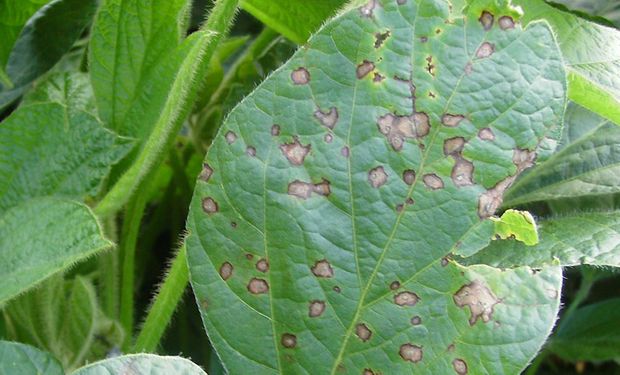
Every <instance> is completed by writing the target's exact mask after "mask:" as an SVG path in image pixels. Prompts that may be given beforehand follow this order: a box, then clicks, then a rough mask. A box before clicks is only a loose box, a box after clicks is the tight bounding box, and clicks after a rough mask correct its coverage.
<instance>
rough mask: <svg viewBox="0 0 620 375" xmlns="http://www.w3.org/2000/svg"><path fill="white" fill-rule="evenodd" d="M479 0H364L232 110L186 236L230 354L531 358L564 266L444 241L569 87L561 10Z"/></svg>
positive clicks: (270, 366)
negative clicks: (475, 258)
mask: <svg viewBox="0 0 620 375" xmlns="http://www.w3.org/2000/svg"><path fill="white" fill-rule="evenodd" d="M491 3H492V4H495V2H485V3H478V4H479V5H480V4H485V5H491ZM480 6H482V5H480ZM482 9H485V8H480V12H475V11H474V12H473V13H471V14H469V15H468V16H467V17H463V16H462V15H461V14H460V13H458V12H457V11H456V9H452V11H451V10H450V7H449V4H448V2H446V1H407V2H396V1H382V2H375V1H370V2H368V3H367V4H365V5H363V6H362V7H360V8H356V9H353V10H351V11H350V12H348V13H346V14H344V15H342V16H339V17H338V18H336V19H335V20H332V21H330V22H328V23H327V24H326V25H325V26H324V28H323V29H322V30H321V31H319V33H318V34H316V35H315V36H313V37H312V38H311V39H310V41H309V42H308V44H307V45H306V46H305V47H304V48H302V49H301V50H299V51H298V52H297V53H296V54H295V55H294V57H293V58H292V59H291V60H290V61H289V62H287V63H286V64H285V65H284V67H282V68H281V69H280V70H278V71H276V72H275V73H274V74H273V75H271V76H270V77H269V78H268V79H267V80H266V81H265V82H264V83H262V84H261V85H260V86H259V88H258V89H257V90H255V91H254V92H253V93H252V94H251V95H250V96H248V97H246V99H244V101H242V102H241V104H240V105H239V106H237V107H236V108H235V109H234V110H233V111H232V112H231V113H230V115H229V116H228V119H227V120H226V122H225V123H224V125H223V127H222V128H221V130H220V132H219V133H218V136H217V137H216V139H215V141H214V143H213V145H212V146H211V148H210V150H209V152H208V155H207V158H206V160H205V164H204V167H203V171H202V173H201V177H200V179H199V180H198V182H197V185H196V190H195V195H194V199H193V201H192V204H191V208H190V210H191V212H190V215H189V218H188V230H189V232H190V235H189V237H188V239H187V249H188V260H189V264H190V272H191V281H192V286H193V288H194V293H195V295H196V298H197V302H198V306H199V308H200V309H201V312H202V314H203V320H204V323H205V328H206V330H207V332H208V334H209V335H210V338H211V340H212V342H213V344H214V346H215V348H216V349H217V351H218V354H219V356H220V358H221V359H222V362H223V364H224V366H225V367H226V368H227V370H228V371H229V372H230V373H253V374H254V373H256V374H272V373H304V372H309V373H310V372H311V373H316V374H323V373H337V372H338V371H343V372H348V373H364V372H365V373H366V374H369V373H385V374H392V373H394V374H398V373H407V372H412V371H413V372H420V373H437V374H444V373H446V374H447V373H454V372H455V371H456V372H457V373H458V372H460V373H465V372H468V373H472V374H474V373H475V374H478V373H518V372H519V371H520V370H522V368H523V367H524V366H525V365H526V364H527V363H528V361H529V359H530V358H531V357H532V356H533V355H534V354H535V353H536V351H537V350H538V349H539V347H540V345H541V344H542V342H543V341H544V339H545V337H546V336H547V335H548V333H549V331H550V329H551V326H552V324H553V321H554V319H555V318H554V317H555V314H556V313H557V308H558V304H559V288H560V284H561V276H560V270H559V269H558V268H555V267H551V268H545V269H543V270H542V272H540V273H536V274H535V275H534V274H532V272H531V270H530V269H528V268H520V269H516V270H508V271H505V272H503V271H500V270H498V269H494V268H490V267H486V266H473V267H462V266H460V265H459V264H457V263H455V262H453V261H450V259H449V258H450V252H451V251H452V250H453V249H454V248H456V247H458V246H457V244H458V242H459V240H460V239H461V238H462V237H463V236H464V235H465V234H466V233H467V232H468V231H469V229H470V228H472V227H473V226H475V225H477V224H478V223H480V222H481V220H483V219H486V218H487V217H489V216H491V215H492V214H493V212H494V211H495V209H496V208H497V207H498V206H499V204H500V202H501V195H502V194H503V190H504V189H505V188H506V187H507V186H508V185H510V183H511V182H512V181H513V180H514V179H515V178H516V175H518V173H520V172H521V171H522V170H523V169H525V168H526V167H527V166H529V165H531V164H532V163H533V157H534V153H535V152H536V150H538V148H537V147H538V145H539V143H540V142H542V140H543V139H544V138H545V137H559V135H560V124H561V121H562V114H563V110H564V104H565V87H566V82H565V73H564V69H563V64H562V59H561V56H560V51H559V49H558V47H557V45H556V44H555V41H554V39H553V36H552V34H551V31H550V30H549V28H548V27H546V26H545V25H544V24H542V23H536V24H531V25H530V26H529V28H527V29H526V30H523V29H522V28H521V26H520V25H519V24H517V23H515V20H514V19H509V18H503V19H502V18H501V17H504V16H506V15H508V14H513V13H512V10H510V9H505V8H501V7H497V6H496V5H494V8H492V11H493V12H494V16H493V18H494V22H492V23H491V22H488V21H489V20H488V18H485V17H487V16H485V17H481V16H483V14H481V10H482ZM487 9H490V8H487ZM489 15H490V14H489ZM481 18H482V22H481V21H480V20H479V19H481ZM500 19H502V21H501V22H500V21H499V20H500ZM446 20H449V22H448V23H446ZM414 25H415V27H414ZM528 150H530V151H528ZM468 163H470V164H468ZM470 167H471V168H470ZM498 301H501V302H498ZM429 333H432V334H429ZM317 358H320V360H317Z"/></svg>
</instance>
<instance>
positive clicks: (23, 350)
mask: <svg viewBox="0 0 620 375" xmlns="http://www.w3.org/2000/svg"><path fill="white" fill-rule="evenodd" d="M34 374H36V375H43V374H45V375H64V371H63V370H62V367H61V366H60V363H58V361H56V359H54V358H53V357H52V356H51V355H49V354H48V353H45V352H42V351H40V350H38V349H35V348H33V347H31V346H28V345H24V344H20V343H17V342H9V341H0V375H34Z"/></svg>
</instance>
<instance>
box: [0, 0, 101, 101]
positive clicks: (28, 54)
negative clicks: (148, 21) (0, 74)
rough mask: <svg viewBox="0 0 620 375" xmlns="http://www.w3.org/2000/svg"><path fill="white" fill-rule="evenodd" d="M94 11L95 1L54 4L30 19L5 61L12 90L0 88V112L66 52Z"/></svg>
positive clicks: (62, 0) (66, 0)
mask: <svg viewBox="0 0 620 375" xmlns="http://www.w3.org/2000/svg"><path fill="white" fill-rule="evenodd" d="M96 10H97V0H53V1H51V2H50V3H49V4H47V5H45V6H43V7H42V8H41V9H39V10H38V11H37V12H36V13H35V14H34V16H32V18H30V20H29V21H28V23H27V24H26V26H25V27H24V29H23V30H22V32H21V34H20V36H19V38H18V39H17V41H16V42H15V46H14V47H13V49H12V50H11V54H10V55H9V58H8V63H7V66H6V74H7V76H8V78H9V79H10V80H11V82H12V84H13V88H8V87H6V86H2V85H0V109H2V108H3V107H5V106H6V105H8V104H10V103H11V102H12V101H13V100H15V99H16V98H18V97H19V96H20V95H21V94H22V93H23V92H24V90H25V89H26V88H27V86H28V85H29V84H30V83H31V82H32V81H34V80H35V79H36V78H38V77H39V76H41V75H42V74H43V73H45V72H47V71H48V70H49V69H51V68H52V67H53V66H54V64H56V63H57V62H58V61H59V60H60V58H61V57H62V56H63V55H64V54H65V53H66V52H67V51H69V49H70V48H71V46H72V45H73V44H74V43H75V42H76V41H77V40H78V38H79V37H80V36H81V35H82V32H83V31H84V29H85V28H86V27H87V26H88V25H89V24H90V22H91V20H92V18H93V16H94V14H95V11H96Z"/></svg>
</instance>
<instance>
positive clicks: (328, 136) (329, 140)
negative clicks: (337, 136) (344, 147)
mask: <svg viewBox="0 0 620 375" xmlns="http://www.w3.org/2000/svg"><path fill="white" fill-rule="evenodd" d="M324 139H325V143H332V141H333V140H334V136H333V135H331V134H329V133H328V134H325V138H324Z"/></svg>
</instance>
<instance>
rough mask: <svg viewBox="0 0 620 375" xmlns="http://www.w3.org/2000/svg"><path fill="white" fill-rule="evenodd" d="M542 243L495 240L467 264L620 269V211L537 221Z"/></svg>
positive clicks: (585, 213) (576, 214) (581, 213)
mask: <svg viewBox="0 0 620 375" xmlns="http://www.w3.org/2000/svg"><path fill="white" fill-rule="evenodd" d="M538 232H539V237H540V242H539V243H538V244H537V245H535V246H525V245H524V244H522V243H519V242H517V241H514V240H505V241H493V242H491V244H490V245H489V246H488V247H487V248H486V249H484V250H482V251H480V252H479V253H477V254H475V255H474V256H472V257H471V258H467V259H466V261H467V263H468V264H488V265H490V266H493V267H500V268H506V267H517V266H521V265H528V266H530V267H542V266H544V265H550V264H560V265H562V266H575V265H579V264H590V265H600V266H605V265H606V266H614V267H620V211H609V212H577V213H574V214H569V215H566V216H560V217H557V218H548V219H545V220H541V221H539V222H538Z"/></svg>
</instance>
